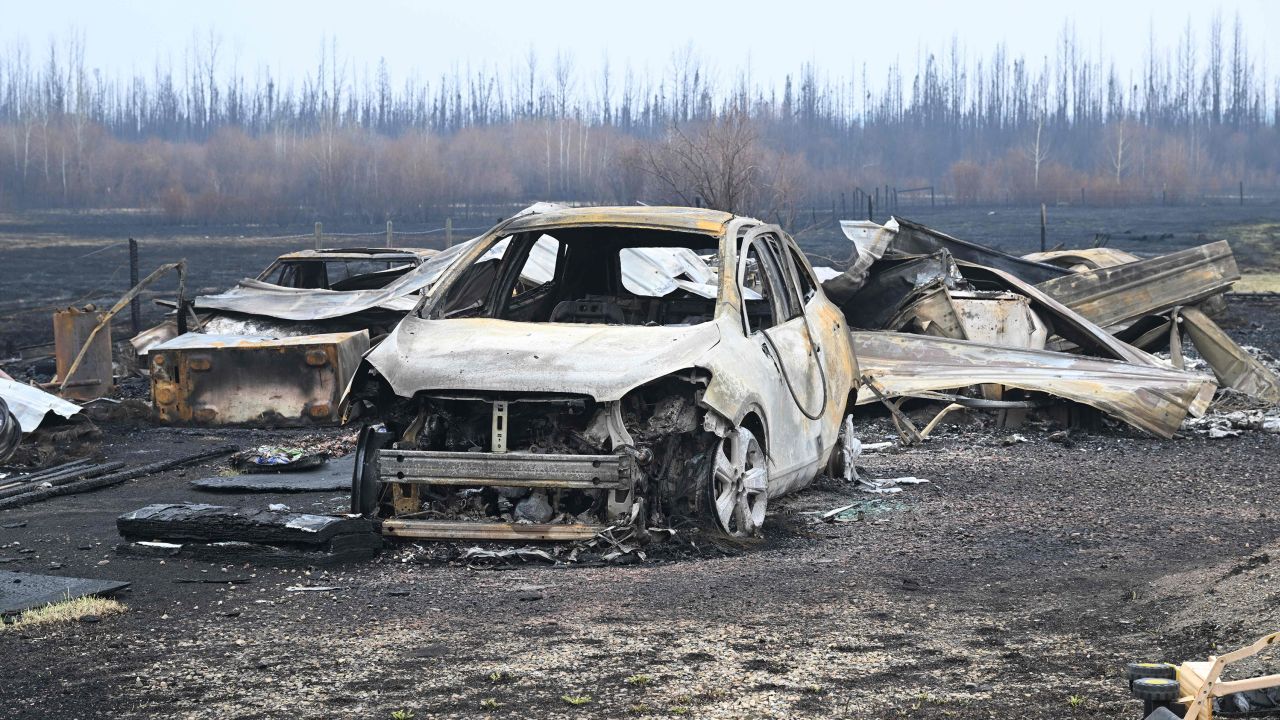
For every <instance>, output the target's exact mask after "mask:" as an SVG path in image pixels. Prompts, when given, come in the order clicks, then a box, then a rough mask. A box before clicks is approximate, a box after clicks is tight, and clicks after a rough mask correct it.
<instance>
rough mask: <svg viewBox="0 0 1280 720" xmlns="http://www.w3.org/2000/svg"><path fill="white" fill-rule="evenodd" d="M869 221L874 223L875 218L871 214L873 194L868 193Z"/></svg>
mask: <svg viewBox="0 0 1280 720" xmlns="http://www.w3.org/2000/svg"><path fill="white" fill-rule="evenodd" d="M867 220H869V221H872V222H874V221H875V218H873V217H872V214H871V193H867Z"/></svg>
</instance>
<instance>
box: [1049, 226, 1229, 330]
mask: <svg viewBox="0 0 1280 720" xmlns="http://www.w3.org/2000/svg"><path fill="white" fill-rule="evenodd" d="M1239 279H1240V270H1239V269H1238V268H1237V267H1236V261H1235V257H1234V256H1233V255H1232V253H1231V246H1230V245H1228V244H1227V242H1226V241H1225V240H1223V241H1219V242H1215V243H1209V244H1208V245H1201V246H1200V247H1194V248H1189V249H1187V250H1182V251H1179V252H1175V253H1170V254H1168V255H1161V256H1159V257H1154V258H1150V259H1147V260H1139V261H1137V262H1131V263H1126V264H1124V265H1119V266H1116V267H1106V268H1099V269H1097V270H1090V271H1088V272H1082V273H1075V274H1073V275H1068V276H1066V277H1061V278H1057V279H1054V280H1050V281H1048V282H1043V283H1040V284H1039V285H1037V286H1036V288H1037V289H1038V290H1041V291H1043V292H1044V293H1046V294H1048V295H1050V296H1052V297H1053V298H1054V299H1055V300H1057V301H1058V302H1060V303H1062V304H1063V305H1066V306H1067V307H1069V308H1071V309H1072V310H1074V311H1075V312H1077V313H1079V314H1081V315H1083V316H1084V317H1086V318H1088V319H1089V320H1090V321H1091V322H1093V323H1095V324H1097V325H1100V326H1102V327H1111V326H1113V325H1120V324H1123V323H1127V322H1131V321H1133V320H1136V319H1138V318H1140V317H1144V316H1146V315H1154V314H1157V313H1161V312H1164V311H1166V310H1169V309H1170V308H1172V307H1174V306H1177V305H1191V304H1193V303H1196V302H1198V301H1200V300H1204V299H1205V298H1208V297H1210V296H1213V295H1217V294H1219V293H1222V292H1225V291H1226V290H1228V289H1230V287H1231V285H1232V283H1234V282H1235V281H1236V280H1239Z"/></svg>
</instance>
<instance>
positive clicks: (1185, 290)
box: [823, 218, 1280, 441]
mask: <svg viewBox="0 0 1280 720" xmlns="http://www.w3.org/2000/svg"><path fill="white" fill-rule="evenodd" d="M842 229H843V230H844V232H845V235H846V236H847V237H848V238H849V239H850V240H851V241H852V242H853V254H852V257H851V259H850V262H849V264H848V267H847V268H846V269H845V270H844V271H843V272H841V273H840V274H838V275H834V276H831V275H830V274H829V273H828V279H827V280H826V281H825V282H824V283H823V287H824V289H825V290H826V291H827V293H828V295H829V296H830V297H831V298H832V299H833V300H835V301H836V302H837V304H839V305H840V306H841V308H842V309H843V310H844V312H845V315H846V317H847V318H848V320H849V323H850V325H852V326H853V327H854V328H856V330H855V333H854V346H855V348H856V350H855V352H856V353H857V356H858V361H859V369H860V372H861V373H862V374H863V386H862V388H860V390H859V393H858V403H859V404H866V403H874V402H882V403H885V404H890V402H889V401H890V399H892V398H897V400H896V401H894V402H893V403H891V405H892V407H891V410H890V411H891V413H893V416H894V418H895V422H898V423H899V426H900V429H901V430H902V432H903V435H904V438H906V439H907V440H908V441H918V440H920V439H923V438H924V437H925V436H927V434H928V429H931V427H932V425H933V424H936V422H937V421H939V420H941V418H942V417H943V416H944V415H945V414H946V413H948V412H951V411H953V410H956V409H961V408H982V409H988V410H994V411H997V412H999V413H1000V414H1001V418H1002V421H1003V422H1005V423H1006V424H1009V425H1016V424H1018V423H1019V422H1021V421H1022V420H1023V419H1024V418H1025V417H1026V414H1027V413H1028V412H1029V411H1031V410H1033V409H1037V408H1046V409H1048V410H1050V411H1051V412H1052V411H1053V408H1052V407H1050V406H1052V405H1053V403H1051V402H1048V401H1047V400H1046V397H1045V396H1053V397H1056V398H1059V399H1064V400H1069V401H1072V402H1074V403H1079V404H1083V405H1089V406H1092V407H1094V408H1097V409H1099V410H1101V411H1103V412H1105V413H1107V414H1109V415H1111V416H1114V417H1116V418H1118V419H1121V420H1124V421H1125V422H1127V423H1129V424H1130V425H1133V426H1134V427H1137V428H1139V429H1142V430H1145V431H1147V432H1149V433H1152V434H1154V435H1158V436H1162V437H1171V436H1173V434H1174V433H1175V432H1176V431H1177V430H1178V429H1179V428H1180V427H1183V421H1184V419H1186V418H1187V417H1188V416H1190V419H1189V420H1187V421H1186V422H1187V424H1186V425H1185V427H1187V428H1188V429H1191V430H1197V431H1205V432H1210V433H1211V434H1214V435H1215V436H1222V435H1223V434H1224V433H1226V434H1230V433H1232V432H1235V430H1233V429H1232V428H1235V429H1239V428H1240V427H1241V426H1246V427H1250V428H1255V429H1266V428H1268V427H1270V426H1271V425H1270V424H1269V423H1268V421H1267V420H1266V418H1267V417H1270V416H1271V415H1268V412H1266V411H1258V412H1254V413H1252V414H1244V415H1241V414H1239V413H1233V414H1231V415H1230V417H1227V416H1225V415H1223V416H1219V415H1214V416H1213V417H1204V416H1205V413H1206V412H1208V411H1209V410H1210V403H1211V402H1212V401H1213V399H1214V392H1215V390H1217V389H1218V388H1217V387H1216V385H1217V384H1220V385H1221V386H1222V387H1223V388H1224V389H1232V390H1235V391H1238V392H1240V393H1243V394H1245V395H1247V396H1250V397H1252V398H1255V399H1257V400H1258V401H1260V402H1261V403H1264V404H1266V405H1267V406H1274V405H1276V404H1277V403H1280V378H1278V377H1277V374H1276V372H1275V368H1274V367H1268V366H1267V365H1266V364H1265V363H1263V362H1262V361H1260V360H1259V359H1257V358H1255V357H1254V355H1253V354H1251V353H1250V352H1249V351H1248V350H1246V349H1245V348H1242V347H1241V346H1240V345H1238V344H1236V343H1235V342H1234V341H1233V340H1232V339H1231V338H1230V337H1229V336H1228V335H1227V334H1226V333H1225V332H1223V331H1222V329H1221V328H1219V327H1218V325H1217V324H1216V323H1215V322H1214V321H1213V320H1212V319H1211V316H1212V315H1214V314H1216V313H1218V312H1219V311H1220V310H1221V308H1222V307H1223V306H1224V303H1223V299H1222V294H1223V293H1224V292H1226V291H1227V290H1229V289H1230V288H1231V286H1232V283H1234V282H1235V281H1236V280H1238V279H1239V277H1240V273H1239V270H1238V269H1237V267H1236V264H1235V260H1234V258H1233V256H1232V253H1231V249H1230V247H1229V246H1228V245H1227V243H1225V242H1215V243H1210V244H1207V245H1202V246H1200V247H1195V248H1189V249H1187V250H1181V251H1178V252H1174V253H1170V254H1167V255H1161V256H1158V257H1154V258H1147V259H1143V258H1139V257H1137V256H1135V255H1132V254H1129V253H1125V252H1121V251H1116V250H1111V249H1108V248H1102V247H1097V248H1088V249H1082V250H1070V251H1066V250H1058V251H1051V252H1045V253H1032V254H1030V255H1027V256H1024V257H1015V256H1013V255H1008V254H1006V253H1003V252H1000V251H997V250H994V249H991V248H986V247H983V246H981V245H978V244H975V243H972V242H968V241H964V240H960V239H958V238H954V237H951V236H949V235H946V234H944V233H941V232H938V231H936V230H933V229H931V228H928V227H925V226H923V225H920V224H917V223H913V222H911V221H908V220H904V219H900V218H892V219H890V220H889V222H887V223H885V224H884V225H879V224H876V223H873V222H869V221H846V222H843V223H842ZM1184 337H1185V338H1186V339H1188V340H1190V342H1191V344H1192V345H1193V346H1194V349H1195V353H1197V354H1198V356H1199V357H1200V358H1203V364H1189V363H1188V358H1187V357H1186V356H1185V355H1184V348H1183V339H1184ZM1160 348H1164V349H1165V350H1167V351H1168V356H1167V357H1166V358H1159V357H1156V356H1154V355H1152V354H1150V353H1151V352H1152V351H1155V350H1158V349H1160ZM1206 369H1207V370H1211V371H1212V373H1213V376H1214V379H1216V384H1215V382H1214V380H1213V379H1210V377H1208V376H1207V375H1205V374H1203V373H1201V372H1194V371H1197V370H1206ZM941 391H948V392H941ZM907 399H915V400H926V401H934V402H943V403H946V405H945V407H943V408H942V410H941V412H940V413H939V414H938V416H937V417H935V419H934V422H933V423H930V426H929V427H928V428H926V430H925V431H924V432H921V431H919V430H916V429H915V428H914V426H911V425H910V421H909V420H906V418H905V417H904V416H901V413H900V412H896V411H895V410H896V409H897V408H900V407H901V405H902V403H903V402H904V401H906V400H907Z"/></svg>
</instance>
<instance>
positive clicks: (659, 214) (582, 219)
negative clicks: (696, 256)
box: [504, 205, 734, 235]
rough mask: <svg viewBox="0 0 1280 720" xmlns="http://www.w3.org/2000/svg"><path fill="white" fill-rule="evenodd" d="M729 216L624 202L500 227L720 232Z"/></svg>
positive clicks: (529, 217) (537, 215) (534, 216)
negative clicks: (618, 205) (623, 228)
mask: <svg viewBox="0 0 1280 720" xmlns="http://www.w3.org/2000/svg"><path fill="white" fill-rule="evenodd" d="M733 218H734V216H733V215H732V214H730V213H727V212H722V211H720V210H708V209H706V208H691V207H666V206H649V205H627V206H620V207H580V208H555V209H551V210H546V211H542V212H536V213H530V214H528V215H521V216H518V217H516V218H515V219H514V220H512V221H511V222H509V223H508V224H507V225H506V227H505V228H504V230H505V231H507V232H525V231H528V230H538V229H549V228H553V227H575V226H581V227H590V226H616V227H639V228H653V229H657V230H675V231H678V232H693V233H701V234H704V235H720V234H722V233H723V232H724V228H725V225H727V224H728V223H729V221H730V220H733Z"/></svg>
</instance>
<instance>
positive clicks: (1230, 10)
mask: <svg viewBox="0 0 1280 720" xmlns="http://www.w3.org/2000/svg"><path fill="white" fill-rule="evenodd" d="M1219 8H1220V9H1221V11H1222V13H1223V16H1224V17H1223V21H1224V22H1223V24H1224V34H1226V35H1228V36H1229V33H1230V30H1231V23H1232V21H1233V17H1234V15H1235V13H1236V12H1237V11H1238V12H1239V14H1240V16H1241V18H1242V20H1243V21H1244V26H1245V29H1246V34H1247V36H1248V38H1249V44H1250V47H1251V52H1252V53H1253V55H1254V57H1255V59H1256V60H1258V61H1259V63H1261V61H1262V60H1263V58H1264V57H1265V59H1266V63H1267V65H1268V70H1269V72H1271V73H1273V74H1274V73H1275V72H1276V71H1277V70H1280V1H1276V0H1236V1H1235V2H1231V1H1224V2H1222V3H1220V4H1215V3H1213V2H1212V1H1211V2H1202V1H1199V0H1163V1H1161V2H1135V1H1133V0H1069V1H1068V2H1059V3H1048V2H1035V1H1034V0H1026V1H1024V2H1012V1H1005V2H999V1H989V2H983V1H981V0H964V1H956V2H936V1H935V2H930V1H928V0H911V1H909V2H871V3H855V2H826V3H820V2H804V1H802V0H778V1H774V2H744V1H738V2H697V1H696V0H683V1H681V2H668V1H667V0H643V1H641V2H626V3H621V2H614V3H610V2H600V1H599V0H597V1H596V2H553V1H550V0H547V1H544V2H532V1H530V0H523V1H517V2H481V1H476V0H472V1H470V2H467V1H465V0H464V1H462V2H458V1H451V2H431V3H428V2H407V1H404V0H400V1H396V0H380V1H376V0H356V1H354V2H350V1H347V2H343V1H339V0H309V1H308V2H272V1H270V0H257V1H256V2H255V1H252V0H228V1H223V2H213V1H207V2H192V1H190V0H187V1H178V0H173V1H170V2H140V1H136V0H135V1H131V0H84V1H76V0H63V1H54V2H49V1H47V0H46V1H44V2H30V1H23V2H8V3H5V6H4V12H3V17H4V20H3V25H2V26H0V42H4V43H6V44H12V43H14V42H25V43H26V44H27V45H28V46H29V47H30V48H31V49H32V50H33V51H35V52H37V53H39V52H43V51H44V48H45V47H46V46H47V44H48V42H49V40H50V38H55V37H56V38H63V37H65V36H66V35H67V33H68V31H69V30H70V29H73V28H74V29H76V30H77V31H79V32H82V33H83V34H84V36H85V39H86V43H87V53H86V54H87V59H88V63H89V65H90V66H91V67H101V68H103V69H105V70H108V71H111V72H117V71H123V72H129V71H131V70H136V71H140V72H144V73H146V72H148V71H149V70H150V68H151V67H152V64H153V63H154V61H155V60H156V58H157V57H159V58H161V59H165V58H171V59H172V61H173V63H174V66H175V69H177V70H178V71H179V72H181V67H182V54H183V51H184V50H185V49H186V48H188V47H190V46H191V45H192V37H193V35H194V34H199V35H200V36H201V38H202V39H203V38H207V37H208V35H209V32H210V30H212V31H213V32H214V33H216V34H217V35H218V36H219V37H220V38H221V47H222V54H221V59H220V67H221V68H222V69H223V71H224V72H225V71H229V70H230V68H231V66H232V63H233V61H238V66H239V68H240V72H241V73H242V74H244V75H246V76H248V77H249V78H250V79H252V76H253V74H254V71H255V69H257V68H258V67H260V66H262V65H269V66H270V67H271V69H272V71H273V73H274V74H276V75H277V76H278V77H291V78H294V79H297V78H300V77H302V76H303V75H304V74H306V73H308V72H311V71H312V70H313V68H314V67H315V64H316V60H317V58H318V56H319V48H320V45H321V38H323V37H329V38H336V40H337V45H338V52H339V55H340V56H341V57H345V58H346V59H347V60H348V61H349V63H350V66H349V67H350V68H351V69H353V70H354V71H356V72H360V73H362V72H364V71H365V70H366V69H367V68H373V67H374V66H376V64H377V61H378V58H380V57H385V58H386V60H387V63H388V65H389V67H390V69H391V74H392V78H393V80H400V79H403V78H405V77H406V76H408V75H410V74H416V75H418V76H419V77H422V78H424V79H433V78H434V77H436V76H438V75H440V74H441V73H446V72H452V70H453V69H454V68H455V67H458V68H462V69H464V70H465V68H466V67H467V66H468V64H470V66H471V67H472V68H474V69H478V68H479V67H480V66H483V65H488V66H490V67H496V68H498V69H499V70H501V71H503V72H505V71H506V70H507V69H508V68H510V67H511V66H512V64H513V63H522V62H523V57H524V56H525V55H526V54H527V53H528V51H529V48H530V46H533V47H535V48H536V49H537V51H538V52H539V53H540V54H541V55H542V57H543V67H544V68H548V67H549V65H550V61H551V58H552V57H553V56H554V55H555V53H556V52H557V50H559V51H564V52H566V53H569V54H571V56H572V58H573V62H574V66H575V69H576V70H577V72H578V77H579V78H580V79H583V80H584V81H585V80H588V79H590V78H594V77H595V76H596V75H597V73H598V69H599V67H600V65H601V62H602V58H603V57H604V56H605V54H606V53H607V54H608V56H609V59H610V62H611V64H612V66H613V67H614V68H615V78H616V77H617V73H618V72H619V71H620V70H621V68H622V67H623V66H625V65H626V64H627V63H628V62H630V63H631V65H632V66H633V67H634V68H635V69H636V70H637V71H643V70H644V69H645V68H648V69H649V70H650V71H652V72H654V73H655V74H658V73H661V72H662V71H664V70H666V69H668V68H669V67H670V64H671V58H672V56H673V55H674V54H675V53H676V52H677V51H678V50H680V49H682V48H685V47H688V46H690V45H691V46H692V47H693V48H694V50H695V52H697V54H698V55H699V56H700V57H701V58H702V59H703V61H704V63H705V64H708V65H709V66H710V67H711V68H712V70H713V72H714V73H715V77H717V78H718V79H719V80H720V81H727V80H729V79H731V78H732V77H733V76H734V75H736V74H737V73H738V71H739V70H740V69H741V68H743V67H745V66H746V65H747V64H748V62H749V63H750V67H751V70H752V74H753V76H754V77H755V78H757V79H758V80H760V81H762V82H770V81H776V80H779V79H780V78H781V77H782V75H783V74H784V73H787V72H794V71H795V70H796V69H797V68H798V67H799V66H800V64H801V63H803V62H805V61H814V62H815V63H816V64H817V65H818V66H819V68H821V70H822V71H823V72H825V73H829V74H831V75H838V76H849V75H853V74H857V73H860V72H861V70H860V68H861V65H862V63H863V62H866V63H867V66H868V72H869V73H870V74H871V75H872V77H878V76H882V75H883V71H884V69H885V68H886V67H887V66H888V64H889V62H890V61H891V60H892V59H893V58H894V57H897V58H899V59H900V60H901V63H902V65H903V67H904V70H907V71H911V70H913V69H914V68H915V64H916V59H917V57H918V55H919V52H920V49H921V48H925V49H930V50H933V51H935V52H942V51H944V49H945V47H946V45H947V44H948V43H949V41H950V38H951V37H952V35H958V37H959V38H960V41H961V43H962V45H963V46H964V47H965V48H966V49H967V50H968V52H969V53H970V54H975V53H981V54H983V55H986V54H988V53H990V51H991V49H992V47H994V45H995V43H996V42H998V41H1000V40H1004V41H1005V42H1006V43H1007V44H1008V46H1009V49H1010V50H1011V51H1012V53H1013V54H1015V55H1018V54H1025V55H1026V56H1028V58H1030V59H1033V60H1034V61H1035V62H1033V63H1032V66H1033V67H1038V65H1039V59H1040V58H1041V57H1043V56H1044V55H1046V54H1048V55H1049V56H1050V58H1052V56H1053V49H1054V42H1055V39H1056V37H1057V35H1058V33H1059V32H1060V30H1061V28H1062V26H1063V23H1064V21H1072V22H1074V23H1075V25H1076V29H1077V32H1078V35H1079V39H1080V40H1081V42H1082V43H1083V44H1084V45H1085V46H1086V47H1087V48H1088V50H1089V52H1090V54H1094V53H1096V51H1097V48H1098V47H1099V45H1101V46H1102V47H1103V48H1104V49H1105V51H1106V52H1107V54H1108V55H1110V56H1112V57H1114V58H1115V59H1116V61H1117V63H1118V64H1119V65H1120V67H1121V68H1123V69H1137V68H1138V67H1140V65H1141V61H1142V57H1143V55H1144V53H1145V51H1146V47H1147V37H1148V31H1149V29H1154V31H1155V33H1156V36H1157V38H1158V40H1159V41H1160V42H1161V43H1162V44H1165V45H1168V46H1173V45H1174V44H1175V43H1176V42H1177V39H1178V37H1179V35H1180V34H1181V33H1182V31H1183V29H1184V27H1185V25H1186V23H1187V21H1188V19H1190V21H1191V23H1192V25H1193V27H1194V28H1195V31H1196V34H1197V36H1198V37H1199V39H1200V40H1201V41H1202V42H1203V40H1204V38H1205V36H1206V35H1207V33H1208V28H1209V23H1210V19H1211V17H1212V15H1213V13H1214V11H1215V10H1217V9H1219ZM1203 57H1204V56H1203V54H1202V55H1201V59H1203ZM855 68H857V69H855Z"/></svg>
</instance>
